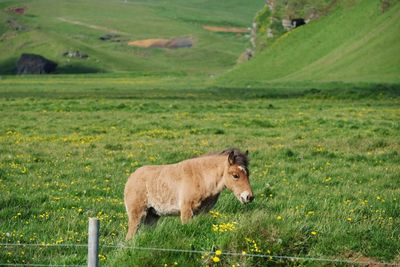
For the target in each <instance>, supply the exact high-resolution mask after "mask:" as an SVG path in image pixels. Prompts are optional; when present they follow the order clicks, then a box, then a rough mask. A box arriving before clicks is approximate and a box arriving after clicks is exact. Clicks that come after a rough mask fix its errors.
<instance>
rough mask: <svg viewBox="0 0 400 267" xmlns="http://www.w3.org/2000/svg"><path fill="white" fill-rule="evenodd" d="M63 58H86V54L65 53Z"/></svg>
mask: <svg viewBox="0 0 400 267" xmlns="http://www.w3.org/2000/svg"><path fill="white" fill-rule="evenodd" d="M63 56H64V57H68V58H82V59H83V58H88V57H89V56H88V54H85V53H82V52H80V51H66V52H64V53H63Z"/></svg>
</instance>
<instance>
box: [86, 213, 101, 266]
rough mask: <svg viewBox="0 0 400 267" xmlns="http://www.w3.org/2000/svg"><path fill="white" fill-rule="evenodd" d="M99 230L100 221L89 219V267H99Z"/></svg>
mask: <svg viewBox="0 0 400 267" xmlns="http://www.w3.org/2000/svg"><path fill="white" fill-rule="evenodd" d="M99 228H100V223H99V219H97V218H89V235H88V267H98V266H99Z"/></svg>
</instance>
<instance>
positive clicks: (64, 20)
mask: <svg viewBox="0 0 400 267" xmlns="http://www.w3.org/2000/svg"><path fill="white" fill-rule="evenodd" d="M57 19H58V20H61V21H63V22H66V23H69V24H74V25H79V26H84V27H87V28H91V29H95V30H100V31H106V32H113V33H119V34H125V35H129V34H130V33H127V32H122V31H119V30H116V29H111V28H107V27H103V26H98V25H94V24H89V23H85V22H81V21H78V20H71V19H67V18H63V17H58V18H57Z"/></svg>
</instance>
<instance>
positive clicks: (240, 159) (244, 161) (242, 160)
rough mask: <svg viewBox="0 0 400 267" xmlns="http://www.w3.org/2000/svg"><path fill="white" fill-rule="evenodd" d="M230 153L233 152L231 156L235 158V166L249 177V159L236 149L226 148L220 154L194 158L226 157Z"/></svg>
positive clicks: (208, 154)
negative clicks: (240, 168)
mask: <svg viewBox="0 0 400 267" xmlns="http://www.w3.org/2000/svg"><path fill="white" fill-rule="evenodd" d="M231 152H233V155H234V156H235V164H237V165H239V166H241V167H243V168H244V169H245V170H246V172H247V175H248V176H250V171H249V157H248V156H247V153H243V152H242V151H240V150H239V149H237V148H228V149H225V150H223V151H222V152H214V153H207V154H204V155H200V156H197V157H195V158H202V157H207V156H214V155H226V156H228V155H229V154H230V153H231Z"/></svg>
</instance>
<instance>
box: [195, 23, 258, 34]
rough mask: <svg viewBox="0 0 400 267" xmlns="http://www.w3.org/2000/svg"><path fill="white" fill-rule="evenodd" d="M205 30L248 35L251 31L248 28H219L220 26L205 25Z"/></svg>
mask: <svg viewBox="0 0 400 267" xmlns="http://www.w3.org/2000/svg"><path fill="white" fill-rule="evenodd" d="M203 29H205V30H207V31H210V32H232V33H246V32H249V31H250V30H249V29H248V28H239V27H219V26H209V25H203Z"/></svg>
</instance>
